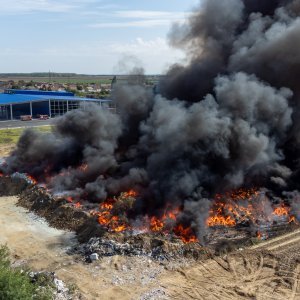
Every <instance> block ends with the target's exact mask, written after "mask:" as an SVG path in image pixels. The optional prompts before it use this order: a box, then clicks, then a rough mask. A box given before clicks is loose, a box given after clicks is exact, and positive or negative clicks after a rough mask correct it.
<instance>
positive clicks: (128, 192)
mask: <svg viewBox="0 0 300 300" xmlns="http://www.w3.org/2000/svg"><path fill="white" fill-rule="evenodd" d="M137 195H138V194H137V192H136V191H135V190H129V191H127V192H125V193H123V196H124V197H136V196H137Z"/></svg>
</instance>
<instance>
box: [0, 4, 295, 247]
mask: <svg viewBox="0 0 300 300" xmlns="http://www.w3.org/2000/svg"><path fill="white" fill-rule="evenodd" d="M299 13H300V1H299V0H282V1H280V0H278V1H268V0H263V1H254V0H224V1H219V0H205V1H201V5H200V7H199V9H197V10H195V12H194V13H193V14H192V15H191V16H190V18H189V19H188V20H187V21H186V23H185V24H183V25H175V26H174V27H173V30H172V31H171V34H170V41H171V43H172V45H174V46H175V47H179V48H181V49H184V50H185V51H186V52H187V54H188V55H187V62H186V65H184V66H182V65H175V66H173V67H171V69H170V70H169V71H168V73H167V74H166V76H165V78H164V79H163V80H162V81H161V82H160V84H159V86H158V88H157V91H158V92H159V93H157V92H154V91H152V90H149V89H147V88H145V87H143V86H139V85H137V84H135V83H129V84H128V85H120V86H116V88H115V90H114V93H113V99H114V101H115V102H116V105H117V107H118V114H111V113H110V112H107V111H103V110H101V109H98V108H97V107H95V106H89V107H86V108H85V110H83V109H82V110H81V109H79V110H76V111H71V112H69V113H67V114H66V115H65V116H63V117H61V118H59V119H57V120H56V124H55V127H54V129H53V132H52V133H50V134H42V133H39V132H36V131H33V130H27V131H26V132H25V133H24V134H23V136H22V137H21V139H20V141H19V143H18V147H17V149H16V150H15V151H14V152H13V153H12V154H11V156H10V157H9V158H8V159H7V160H6V162H5V164H4V165H3V166H2V171H3V173H4V174H5V175H9V174H13V173H14V172H20V173H26V174H30V176H32V177H33V178H35V179H36V181H37V182H38V184H39V185H42V186H44V187H45V188H46V189H48V190H49V191H50V192H51V193H52V194H53V195H56V196H60V197H65V199H69V201H70V202H71V201H72V203H73V204H74V205H75V206H77V208H78V209H80V208H81V206H83V207H82V208H84V209H86V206H87V203H89V204H97V208H96V209H95V210H94V212H93V214H94V217H95V218H96V219H97V220H98V223H99V225H101V226H102V227H103V228H105V229H106V230H107V231H109V232H114V233H116V234H117V233H119V232H131V233H132V234H135V233H137V232H150V233H161V234H172V235H174V236H176V237H178V238H179V239H181V240H182V241H183V242H185V243H189V242H197V241H200V242H202V243H203V242H205V235H206V233H207V230H208V229H209V228H211V227H218V226H221V227H222V226H223V227H238V226H248V227H249V228H251V230H252V229H253V230H254V232H256V234H257V235H258V236H259V235H260V229H261V228H268V227H270V226H273V225H275V224H278V223H285V224H289V223H293V224H295V223H297V222H298V220H299V219H300V214H299V207H300V196H299V193H298V190H299V150H300V139H299V126H300V123H299V117H298V115H299V112H300V110H299V103H300V102H299V92H300V90H299V84H298V78H299V75H300V74H299V73H300V58H299V55H298V53H299V50H300V49H299V48H300V45H299V43H298V40H299V38H298V37H299V33H300V21H299ZM253 187H255V189H252V188H253ZM239 189H241V191H242V192H233V193H228V191H239ZM222 195H223V196H222ZM93 209H94V208H93Z"/></svg>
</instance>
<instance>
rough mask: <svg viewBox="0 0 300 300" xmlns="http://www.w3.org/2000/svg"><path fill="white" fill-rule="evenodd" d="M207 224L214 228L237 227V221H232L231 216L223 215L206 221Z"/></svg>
mask: <svg viewBox="0 0 300 300" xmlns="http://www.w3.org/2000/svg"><path fill="white" fill-rule="evenodd" d="M206 224H207V226H209V227H213V226H226V227H233V226H235V225H236V221H235V220H233V219H232V217H231V216H227V217H226V216H222V215H214V216H211V217H209V218H208V219H207V220H206Z"/></svg>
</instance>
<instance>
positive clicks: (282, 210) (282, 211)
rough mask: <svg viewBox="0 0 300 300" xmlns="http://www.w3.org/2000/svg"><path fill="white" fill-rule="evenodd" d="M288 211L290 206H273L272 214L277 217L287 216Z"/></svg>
mask: <svg viewBox="0 0 300 300" xmlns="http://www.w3.org/2000/svg"><path fill="white" fill-rule="evenodd" d="M289 212H290V208H289V207H286V206H284V205H282V206H280V207H276V208H275V210H274V212H273V215H276V216H278V217H282V216H288V215H289Z"/></svg>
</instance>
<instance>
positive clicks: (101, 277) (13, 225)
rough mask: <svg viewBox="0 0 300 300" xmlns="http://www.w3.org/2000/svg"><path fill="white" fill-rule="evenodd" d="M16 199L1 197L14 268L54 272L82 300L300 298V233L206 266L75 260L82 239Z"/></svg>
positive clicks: (4, 237)
mask: <svg viewBox="0 0 300 300" xmlns="http://www.w3.org/2000/svg"><path fill="white" fill-rule="evenodd" d="M17 201H18V198H17V197H1V198H0V225H1V234H0V243H7V245H8V246H9V248H10V249H11V251H12V255H13V257H14V260H15V264H28V265H29V266H30V267H31V268H33V269H34V270H47V271H55V272H56V274H57V275H58V276H59V277H60V278H61V279H63V280H64V281H66V282H68V283H74V284H76V285H77V286H78V288H79V289H80V290H81V292H82V295H83V299H104V300H105V299H143V300H144V299H155V300H156V299H178V300H182V299H183V300H184V299H205V300H206V299H215V300H219V299H228V300H229V299H258V300H260V299H290V300H292V299H293V300H296V299H300V284H299V282H300V275H299V274H300V264H299V261H300V230H297V231H294V232H291V233H289V234H286V235H283V236H280V237H277V238H275V239H272V240H267V241H265V242H261V243H259V244H257V245H255V246H252V247H248V248H244V249H241V248H240V249H239V250H237V251H235V252H232V253H230V254H227V255H223V256H215V257H212V258H210V259H206V260H198V261H192V260H185V261H184V260H182V261H180V262H179V261H178V262H176V261H170V262H169V263H168V264H164V265H163V264H160V263H159V262H157V261H155V260H153V259H150V258H148V257H139V256H136V257H126V256H114V257H103V258H101V259H100V260H99V261H97V262H94V263H91V264H87V263H85V262H83V261H82V258H81V257H78V256H75V255H68V254H67V250H68V248H69V247H72V246H73V245H74V243H76V239H75V234H74V233H71V232H67V231H62V230H57V229H53V228H51V227H49V226H48V225H47V223H46V222H45V221H43V219H40V218H39V217H36V216H35V215H34V214H32V213H28V212H27V211H26V210H25V209H24V208H20V207H16V203H17Z"/></svg>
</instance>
